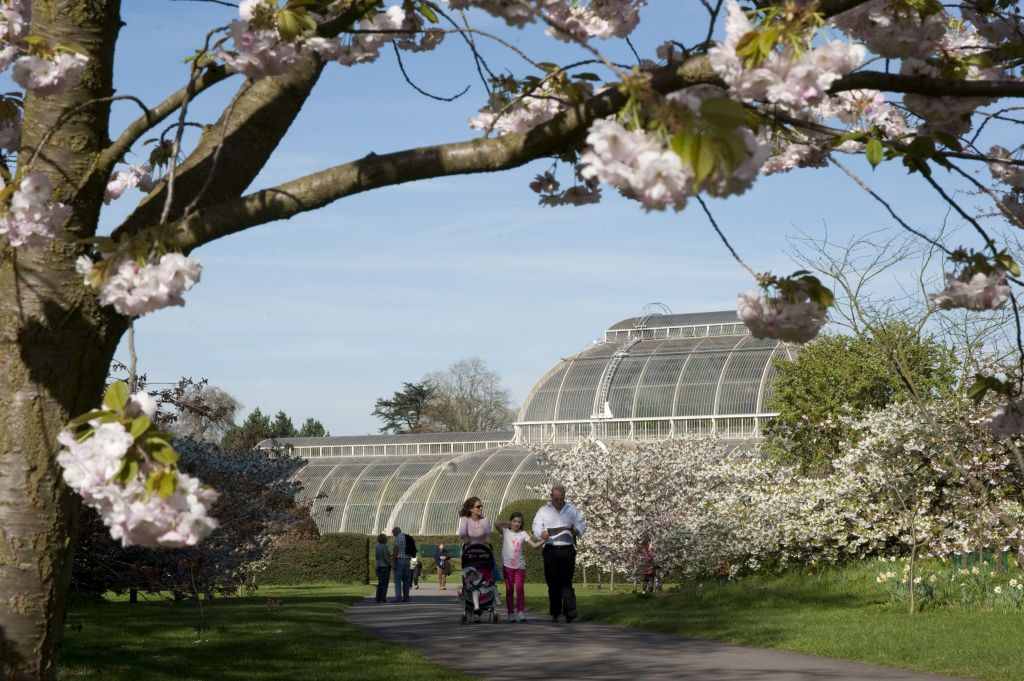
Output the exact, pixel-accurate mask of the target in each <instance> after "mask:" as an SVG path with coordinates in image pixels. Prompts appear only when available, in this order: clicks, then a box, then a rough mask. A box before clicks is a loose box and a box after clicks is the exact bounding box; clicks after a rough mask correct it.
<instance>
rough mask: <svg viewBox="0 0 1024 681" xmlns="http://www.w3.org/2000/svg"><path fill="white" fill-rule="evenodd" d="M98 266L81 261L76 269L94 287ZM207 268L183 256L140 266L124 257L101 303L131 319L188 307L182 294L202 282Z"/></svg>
mask: <svg viewBox="0 0 1024 681" xmlns="http://www.w3.org/2000/svg"><path fill="white" fill-rule="evenodd" d="M94 266H95V263H94V262H93V261H92V260H91V259H90V258H89V257H88V256H84V255H83V256H81V257H79V259H78V261H77V263H76V265H75V267H76V269H77V270H78V272H79V273H80V274H82V275H84V276H85V281H86V283H87V284H88V283H90V279H91V277H90V275H91V274H92V271H93V268H94ZM202 269H203V266H202V265H201V264H200V263H199V261H198V260H194V259H192V258H188V257H185V256H184V255H182V254H181V253H167V254H165V255H162V256H160V259H159V261H156V262H154V261H152V260H149V261H147V262H145V263H141V264H140V263H139V262H137V261H136V260H135V259H134V258H132V257H122V258H121V259H120V260H119V261H118V263H117V264H116V265H115V266H114V268H113V271H112V272H111V273H110V275H109V276H108V277H107V279H106V280H105V281H103V282H101V283H100V285H99V298H100V303H101V304H103V305H112V306H113V307H114V309H115V310H117V311H118V312H120V313H121V314H123V315H127V316H129V317H138V316H141V315H144V314H146V313H147V312H152V311H153V310H159V309H160V308H163V307H168V306H171V305H178V306H181V305H184V304H185V300H184V298H182V294H183V293H184V292H185V291H187V290H189V289H190V288H192V287H193V286H195V284H196V282H198V281H199V277H200V274H201V273H202Z"/></svg>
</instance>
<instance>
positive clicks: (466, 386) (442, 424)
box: [422, 357, 515, 432]
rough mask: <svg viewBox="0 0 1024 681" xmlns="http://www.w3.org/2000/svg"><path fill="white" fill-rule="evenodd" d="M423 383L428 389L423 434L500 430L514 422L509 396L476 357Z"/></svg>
mask: <svg viewBox="0 0 1024 681" xmlns="http://www.w3.org/2000/svg"><path fill="white" fill-rule="evenodd" d="M422 382H423V383H424V384H426V385H427V386H429V388H430V399H429V401H428V402H427V407H426V409H425V413H424V421H426V422H427V424H429V425H428V427H427V428H425V430H433V431H447V432H470V431H481V430H500V429H503V428H509V427H511V425H512V421H514V420H515V412H514V411H513V409H512V397H511V393H510V392H509V390H508V388H506V387H504V386H503V385H502V384H501V376H499V375H498V373H497V372H495V371H492V370H491V369H488V368H487V364H486V363H485V362H484V361H483V360H482V359H480V358H479V357H468V358H466V359H460V360H459V361H457V362H455V363H454V364H452V365H451V366H450V367H448V368H447V369H446V370H444V371H436V372H434V373H430V374H427V375H426V376H424V377H423V381H422Z"/></svg>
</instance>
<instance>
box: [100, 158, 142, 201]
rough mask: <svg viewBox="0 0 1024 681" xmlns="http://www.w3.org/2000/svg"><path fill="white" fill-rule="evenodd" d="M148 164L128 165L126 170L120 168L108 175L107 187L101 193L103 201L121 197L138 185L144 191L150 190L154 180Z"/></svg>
mask: <svg viewBox="0 0 1024 681" xmlns="http://www.w3.org/2000/svg"><path fill="white" fill-rule="evenodd" d="M151 172H152V171H151V170H150V167H149V165H148V164H147V165H142V166H136V165H133V166H129V167H128V170H127V171H124V170H121V171H118V172H116V173H114V174H113V175H111V176H110V181H109V182H107V189H106V191H105V192H104V194H103V203H107V204H109V203H110V202H111V201H114V200H116V199H119V198H121V195H122V194H124V193H125V192H126V191H127V190H128V189H130V188H131V187H138V188H139V189H141V190H142V191H144V192H149V191H152V189H153V186H154V182H153V178H152V175H151Z"/></svg>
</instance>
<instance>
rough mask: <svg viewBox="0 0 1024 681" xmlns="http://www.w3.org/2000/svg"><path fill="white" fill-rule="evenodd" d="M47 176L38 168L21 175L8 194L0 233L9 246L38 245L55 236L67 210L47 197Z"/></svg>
mask: <svg viewBox="0 0 1024 681" xmlns="http://www.w3.org/2000/svg"><path fill="white" fill-rule="evenodd" d="M51 193H52V186H51V185H50V180H49V178H47V177H46V175H43V174H42V173H40V172H38V171H33V172H31V173H29V174H28V175H26V176H25V178H24V179H22V180H21V182H20V184H19V185H18V189H17V190H16V191H15V192H14V195H13V196H12V197H11V203H10V205H9V206H8V207H7V212H6V213H5V214H4V215H3V217H0V236H2V237H6V238H7V240H8V242H9V243H10V244H11V246H14V247H15V248H17V247H18V246H38V245H40V244H43V243H46V242H47V241H49V240H50V239H52V238H53V237H55V236H56V235H57V230H58V229H59V228H60V226H61V225H62V224H63V223H64V221H65V220H66V219H67V217H68V215H70V213H71V209H70V208H68V207H67V206H65V205H64V204H63V203H55V202H53V201H51V200H50V195H51Z"/></svg>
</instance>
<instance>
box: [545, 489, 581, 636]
mask: <svg viewBox="0 0 1024 681" xmlns="http://www.w3.org/2000/svg"><path fill="white" fill-rule="evenodd" d="M585 529H586V524H585V523H584V522H583V516H582V515H580V512H579V511H578V510H577V509H576V507H575V506H573V505H572V504H569V503H566V501H565V488H564V487H562V486H561V485H555V486H554V487H552V488H551V503H548V504H545V505H544V506H541V507H540V510H538V511H537V515H535V516H534V517H533V534H534V536H536V537H537V538H538V539H541V540H543V541H544V551H543V555H544V581H545V582H547V583H548V604H549V612H550V613H551V621H552V622H557V621H558V617H559V615H561V614H563V613H564V614H565V621H566V622H572V621H573V620H574V619H576V591H575V589H573V588H572V577H573V573H575V572H576V540H577V539H578V538H579V537H582V536H583V531H584V530H585Z"/></svg>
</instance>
